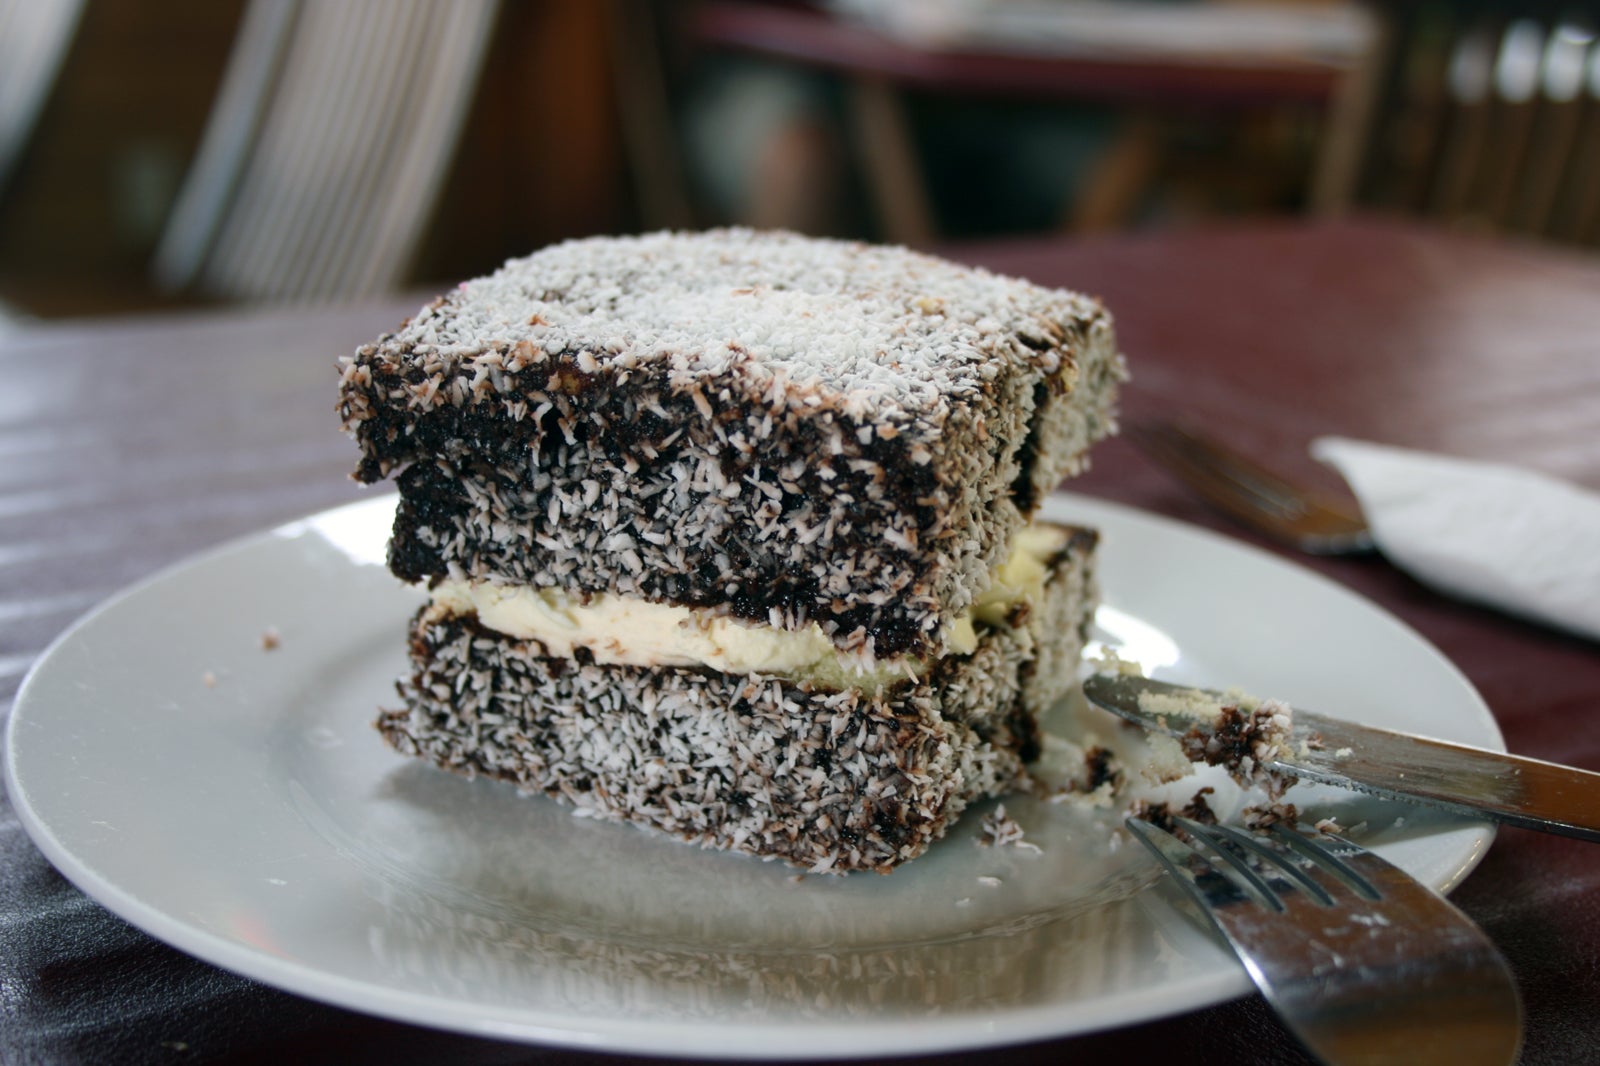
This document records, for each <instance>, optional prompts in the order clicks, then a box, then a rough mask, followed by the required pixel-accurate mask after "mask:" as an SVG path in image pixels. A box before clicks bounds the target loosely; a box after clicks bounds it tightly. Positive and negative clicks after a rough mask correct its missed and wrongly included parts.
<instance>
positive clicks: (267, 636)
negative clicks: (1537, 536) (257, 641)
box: [261, 626, 283, 651]
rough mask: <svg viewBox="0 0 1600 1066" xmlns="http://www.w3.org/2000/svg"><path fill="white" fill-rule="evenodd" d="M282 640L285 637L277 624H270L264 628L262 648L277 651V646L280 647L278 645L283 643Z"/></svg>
mask: <svg viewBox="0 0 1600 1066" xmlns="http://www.w3.org/2000/svg"><path fill="white" fill-rule="evenodd" d="M282 641H283V637H282V635H281V634H280V633H279V632H278V627H277V626H268V627H267V628H266V629H264V630H262V632H261V650H262V651H276V650H277V648H278V645H279V644H280V643H282Z"/></svg>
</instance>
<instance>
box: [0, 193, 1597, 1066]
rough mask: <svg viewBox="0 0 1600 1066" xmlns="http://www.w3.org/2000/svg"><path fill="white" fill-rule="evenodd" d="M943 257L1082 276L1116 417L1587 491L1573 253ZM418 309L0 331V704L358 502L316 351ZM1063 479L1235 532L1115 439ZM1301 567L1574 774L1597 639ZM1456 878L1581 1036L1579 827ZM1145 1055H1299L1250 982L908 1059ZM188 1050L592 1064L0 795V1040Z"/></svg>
mask: <svg viewBox="0 0 1600 1066" xmlns="http://www.w3.org/2000/svg"><path fill="white" fill-rule="evenodd" d="M953 254H955V255H956V256H958V257H961V258H966V259H968V260H970V261H973V262H978V263H983V264H985V265H988V266H991V267H994V268H996V269H1000V270H1004V271H1006V272H1010V273H1016V274H1021V275H1024V276H1027V277H1030V278H1032V279H1034V280H1036V281H1039V282H1043V283H1048V284H1055V285H1065V286H1070V287H1074V288H1078V289H1082V290H1085V291H1088V292H1091V293H1095V294H1097V295H1099V296H1101V297H1103V298H1104V299H1105V301H1106V302H1107V304H1108V305H1109V306H1110V307H1111V308H1112V309H1113V311H1114V312H1115V314H1116V316H1117V319H1118V327H1119V332H1120V336H1121V339H1122V342H1123V346H1124V348H1125V350H1126V351H1127V353H1128V355H1129V358H1130V360H1131V362H1132V365H1133V367H1134V370H1135V374H1136V379H1135V382H1134V383H1133V384H1132V385H1130V387H1129V388H1128V390H1127V393H1126V404H1125V406H1126V410H1127V411H1128V412H1129V413H1130V414H1133V415H1144V414H1155V413H1166V412H1171V413H1181V414H1183V415H1186V416H1188V417H1190V418H1193V419H1196V420H1198V421H1200V422H1202V423H1204V424H1207V425H1210V426H1211V427H1213V428H1214V429H1215V430H1216V431H1217V432H1218V433H1220V434H1222V435H1224V436H1225V437H1227V438H1229V439H1230V440H1232V441H1234V442H1236V443H1237V444H1239V445H1240V446H1241V447H1243V448H1244V449H1246V450H1247V451H1249V452H1251V453H1253V454H1255V455H1257V456H1258V457H1260V458H1262V459H1267V460H1271V461H1274V462H1277V463H1278V464H1280V465H1281V466H1283V467H1285V468H1287V469H1288V470H1290V471H1293V472H1297V473H1301V474H1304V475H1305V476H1307V477H1309V478H1315V479H1319V480H1321V481H1322V483H1324V484H1327V485H1334V484H1336V483H1335V482H1334V481H1333V480H1332V479H1331V477H1330V476H1329V475H1328V474H1327V472H1326V471H1324V470H1322V469H1321V468H1320V467H1318V466H1317V465H1316V464H1315V463H1314V462H1313V461H1311V460H1310V459H1308V458H1307V457H1306V455H1305V445H1306V442H1307V441H1308V440H1309V439H1310V438H1312V437H1314V436H1316V435H1318V434H1323V433H1340V434H1345V435H1351V436H1358V437H1366V438H1371V439H1377V440H1384V441H1388V442H1392V443H1396V444H1402V445H1409V446H1416V447H1423V448H1432V449H1437V450H1442V451H1449V452H1453V453H1456V454H1461V455H1469V456H1478V457H1483V458H1494V459H1504V460H1510V461H1514V462H1517V463H1521V464H1525V465H1527V466H1530V467H1536V468H1539V469H1542V470H1545V471H1547V472H1549V473H1552V474H1557V475H1561V476H1564V477H1567V478H1570V479H1572V480H1574V481H1577V482H1579V483H1582V484H1586V485H1588V486H1590V487H1591V488H1600V261H1597V260H1596V259H1595V258H1593V257H1592V256H1588V257H1585V256H1581V255H1579V254H1577V253H1569V252H1560V251H1553V250H1548V249H1539V248H1533V247H1528V246H1517V245H1509V244H1500V243H1493V242H1490V241H1486V240H1480V239H1473V238H1466V237H1459V236H1452V235H1446V234H1440V233H1435V232H1432V231H1429V230H1425V229H1420V228H1414V227H1408V226H1402V225H1398V224H1388V223H1380V222H1362V223H1344V224H1337V225H1332V224H1330V225H1320V226H1312V227H1302V226H1296V225H1289V224H1282V225H1270V224H1263V225H1258V226H1250V227H1245V228H1237V229H1228V230H1199V231H1190V232H1175V233H1168V234H1159V235H1150V236H1134V237H1117V238H1106V239H1101V240H1094V241H1085V242H1077V243H1065V242H1038V243H1020V244H994V245H988V246H983V247H967V248H961V249H955V250H953ZM418 302H419V301H418V300H417V299H414V298H412V299H404V300H389V301H384V302H376V303H369V304H364V305H361V306H347V307H329V308H312V309H301V310H297V311H266V312H249V313H239V312H233V313H214V314H205V315H196V316H190V317H156V318H144V319H122V320H117V321H107V322H98V323H92V324H74V325H53V326H47V327H38V328H29V329H24V330H22V331H20V332H15V333H12V334H9V335H6V336H4V337H3V338H0V706H3V707H5V708H7V709H9V706H10V702H11V699H12V697H13V696H14V695H15V692H16V689H17V686H18V684H19V683H20V681H21V678H22V676H23V674H24V672H25V671H26V669H27V668H28V666H29V665H30V663H31V662H32V661H33V660H34V659H35V658H36V657H37V655H38V654H39V652H40V651H41V650H42V649H43V648H44V647H45V646H46V644H47V643H48V642H49V641H50V640H51V639H52V638H53V637H54V636H56V635H57V634H58V633H59V632H61V630H63V629H64V628H65V627H66V626H67V625H68V624H69V623H70V622H71V621H72V619H73V618H74V617H75V616H77V615H78V614H79V613H81V612H82V611H84V610H86V609H88V608H89V607H90V606H92V605H93V604H94V603H95V602H97V601H98V600H100V599H101V598H103V597H105V596H107V595H109V594H110V593H112V592H114V591H115V590H116V589H118V588H119V587H121V586H123V585H125V584H126V583H128V582H130V581H133V580H135V579H138V578H140V577H143V576H145V575H148V574H149V573H151V572H152V571H154V570H156V569H157V568H159V567H161V566H164V565H166V564H169V563H172V562H175V561H177V560H179V559H182V558H183V557H185V556H187V555H189V554H191V553H193V552H195V551H197V550H199V549H202V548H205V547H208V546H211V545H213V544H216V543H218V542H220V541H222V540H225V539H227V538H229V537H232V536H235V535H238V534H242V533H246V532H250V531H253V530H256V529H259V528H261V527H264V526H268V525H271V524H275V523H278V522H280V521H283V520H286V519H289V518H292V517H295V516H297V515H301V514H304V513H308V512H311V511H315V510H319V509H321V508H324V507H327V506H329V505H333V504H338V503H341V502H344V501H347V500H350V499H352V498H354V497H355V496H356V494H357V491H358V490H357V488H356V486H355V485H354V484H353V483H352V482H350V481H349V480H348V478H347V473H348V470H349V468H350V467H351V465H352V461H353V458H354V450H353V446H352V445H351V444H350V442H349V441H347V440H346V439H345V438H344V437H343V436H342V435H341V434H340V433H339V432H338V429H337V426H336V418H335V416H334V413H333V386H334V371H333V360H334V359H335V358H337V357H338V356H340V355H342V354H346V353H347V352H348V351H350V350H351V349H353V348H354V347H355V346H356V345H357V344H359V343H361V342H362V341H364V340H366V339H369V338H370V337H372V336H375V335H376V334H378V333H379V332H381V331H383V330H384V329H387V328H391V327H393V326H394V325H395V324H397V323H398V321H399V320H400V319H401V318H402V317H404V316H405V315H406V314H409V313H410V312H411V311H412V310H414V309H415V306H416V305H417V304H418ZM1073 487H1074V488H1075V489H1076V490H1078V491H1082V492H1088V493H1092V494H1095V495H1099V496H1103V497H1106V498H1111V499H1115V500H1119V501H1122V502H1125V503H1131V504H1134V505H1137V506H1139V507H1143V508H1147V509H1149V510H1152V511H1158V512H1162V513H1165V514H1168V515H1173V516H1176V517H1178V518H1181V519H1186V520H1189V521H1192V522H1196V523H1198V524H1200V525H1204V526H1210V527H1213V528H1217V529H1223V530H1226V531H1229V532H1234V531H1233V530H1232V529H1231V527H1229V526H1227V525H1226V524H1225V523H1223V522H1221V521H1219V520H1216V519H1214V518H1213V517H1212V516H1211V515H1210V514H1209V513H1208V512H1206V511H1205V510H1203V509H1202V508H1201V507H1199V506H1198V505H1197V504H1195V503H1194V502H1193V501H1192V499H1191V498H1190V497H1189V496H1188V495H1187V494H1186V493H1185V492H1184V491H1183V490H1182V489H1180V488H1178V487H1177V486H1176V485H1175V484H1174V483H1172V482H1171V481H1170V480H1169V479H1168V478H1167V477H1166V476H1165V475H1163V474H1162V473H1160V472H1159V471H1157V470H1155V469H1154V468H1152V467H1151V466H1149V465H1148V464H1147V463H1146V462H1145V461H1144V460H1142V459H1141V458H1140V457H1139V455H1138V454H1137V453H1136V452H1135V451H1134V450H1133V449H1132V448H1131V447H1129V446H1128V445H1126V444H1125V443H1123V442H1120V441H1113V442H1110V443H1107V444H1105V445H1103V446H1102V447H1101V448H1100V449H1099V450H1098V451H1097V452H1096V455H1095V466H1094V470H1093V471H1092V472H1091V473H1090V474H1088V475H1087V476H1086V477H1084V478H1083V479H1081V480H1080V481H1079V482H1078V483H1076V484H1075V485H1074V486H1073ZM1241 536H1243V539H1246V540H1252V539H1253V538H1251V537H1249V536H1248V535H1242V534H1241ZM1597 548H1600V546H1597ZM1273 550H1276V549H1273ZM1301 561H1302V562H1303V563H1304V564H1305V565H1307V566H1310V567H1312V568H1313V569H1316V570H1318V571H1320V572H1322V573H1323V574H1325V575H1327V576H1329V577H1331V578H1333V579H1334V580H1336V581H1339V582H1342V583H1344V584H1346V585H1348V586H1350V587H1351V588H1354V589H1356V590H1357V591H1359V592H1361V593H1362V594H1364V595H1366V596H1368V597H1370V598H1372V599H1373V600H1375V601H1377V602H1378V603H1380V604H1382V605H1383V606H1384V607H1386V608H1388V609H1389V610H1390V611H1392V612H1394V613H1395V614H1396V615H1398V616H1399V617H1400V618H1401V619H1403V620H1404V621H1406V622H1408V623H1409V624H1411V625H1412V626H1414V627H1415V628H1417V629H1418V630H1420V631H1421V632H1422V633H1423V634H1424V635H1425V636H1427V637H1428V638H1429V639H1430V640H1432V641H1433V642H1434V643H1435V644H1437V645H1438V647H1439V648H1440V649H1441V650H1442V651H1443V652H1444V654H1445V655H1447V656H1448V657H1449V658H1451V659H1452V660H1454V661H1455V663H1456V664H1457V665H1459V666H1460V667H1461V668H1462V669H1463V670H1464V671H1465V672H1466V673H1467V675H1468V676H1469V677H1470V678H1471V679H1472V681H1473V682H1474V683H1475V684H1476V685H1477V686H1478V688H1479V689H1480V691H1481V692H1482V693H1483V696H1484V697H1485V699H1486V700H1487V701H1488V703H1489V705H1490V707H1491V708H1492V709H1493V710H1494V713H1495V715H1496V717H1497V718H1498V720H1499V722H1500V725H1501V727H1502V728H1503V730H1504V732H1505V735H1506V738H1507V741H1508V743H1509V745H1510V746H1511V748H1512V749H1513V750H1515V751H1519V752H1522V753H1525V754H1528V755H1533V756H1538V757H1541V758H1546V759H1555V760H1560V761H1563V762H1568V763H1572V764H1575V765H1578V766H1583V767H1587V768H1590V769H1596V770H1600V646H1597V645H1595V644H1593V643H1589V642H1585V641H1581V640H1578V639H1576V638H1572V637H1568V636H1563V635H1561V634H1558V633H1555V632H1552V631H1548V630H1544V629H1541V628H1538V627H1535V626H1532V625H1529V624H1525V623H1522V622H1517V621H1513V620H1511V619H1509V618H1505V617H1501V616H1499V615H1497V614H1495V613H1493V612H1490V611H1487V610H1483V609H1480V608H1476V607H1470V606H1466V605H1463V604H1460V603H1456V602H1452V601H1450V600H1447V599H1444V598H1441V597H1439V596H1437V595H1435V594H1433V593H1432V592H1429V591H1427V590H1426V589H1424V588H1422V587H1421V586H1419V585H1418V584H1416V583H1415V582H1414V581H1412V580H1411V579H1409V578H1408V577H1406V576H1404V575H1403V574H1401V573H1399V572H1397V571H1395V570H1394V569H1392V568H1390V567H1389V566H1387V565H1386V564H1385V563H1383V562H1382V561H1381V560H1378V559H1357V560H1349V559H1346V560H1321V561H1318V560H1301ZM1596 592H1597V594H1600V590H1596ZM1454 898H1455V899H1456V901H1457V902H1458V903H1459V904H1460V905H1461V906H1462V907H1464V908H1465V909H1466V910H1467V912H1468V913H1470V914H1471V915H1472V916H1473V917H1474V918H1476V919H1477V920H1478V921H1479V922H1481V923H1482V924H1483V926H1484V927H1485V928H1486V929H1487V930H1488V932H1489V934H1490V936H1492V937H1493V938H1494V939H1495V941H1496V942H1497V943H1498V944H1499V945H1500V947H1501V948H1502V949H1503V950H1504V951H1505V953H1506V955H1507V956H1508V958H1509V959H1510V961H1511V964H1512V966H1513V968H1514V969H1515V971H1516V974H1517V978H1518V981H1519V983H1520V986H1521V989H1522V993H1523V996H1524V998H1525V1000H1526V1005H1527V1012H1528V1031H1527V1043H1526V1049H1525V1053H1524V1061H1525V1062H1527V1063H1539V1064H1552V1066H1554V1064H1561V1066H1567V1064H1572V1063H1585V1062H1600V847H1597V846H1595V845H1590V844H1582V843H1576V842H1572V841H1567V840H1562V839H1558V838H1556V837H1551V836H1543V835H1540V834H1536V833H1531V832H1526V831H1521V830H1511V829H1508V830H1503V831H1502V832H1501V834H1500V837H1499V839H1498V840H1497V842H1496V843H1495V845H1494V847H1493V848H1492V849H1491V851H1490V852H1489V855H1488V857H1487V858H1486V859H1485V860H1484V862H1483V864H1482V865H1481V866H1480V867H1479V868H1478V869H1477V871H1475V872H1474V873H1473V874H1472V875H1471V876H1470V877H1469V878H1468V879H1467V881H1466V882H1465V883H1464V884H1463V885H1462V886H1461V887H1460V888H1459V889H1458V890H1457V891H1456V893H1455V896H1454ZM1158 1056H1159V1057H1160V1058H1161V1060H1162V1061H1165V1062H1168V1063H1174V1064H1177V1063H1239V1062H1273V1063H1277V1062H1289V1063H1293V1062H1303V1061H1306V1060H1305V1058H1304V1056H1303V1054H1302V1053H1301V1052H1300V1051H1299V1050H1298V1049H1297V1048H1296V1047H1295V1045H1294V1044H1293V1042H1292V1041H1291V1040H1290V1039H1289V1038H1288V1037H1287V1036H1286V1035H1285V1033H1284V1031H1283V1030H1282V1029H1281V1028H1280V1027H1279V1026H1278V1024H1277V1023H1276V1021H1275V1020H1274V1019H1273V1018H1272V1016H1271V1015H1270V1013H1269V1012H1268V1011H1267V1010H1266V1008H1265V1007H1264V1005H1263V1003H1262V1001H1261V1000H1260V999H1259V998H1258V997H1249V998H1246V999H1243V1000H1239V1001H1237V1002H1232V1003H1226V1004H1222V1005H1219V1006H1217V1007H1214V1008H1211V1009H1207V1010H1203V1011H1198V1012H1194V1013H1189V1014H1185V1015H1181V1016H1178V1017H1173V1018H1166V1019H1161V1020H1157V1021H1152V1022H1149V1023H1147V1024H1143V1025H1139V1026H1135V1027H1132V1028H1125V1029H1118V1030H1111V1031H1106V1032H1099V1033H1091V1034H1088V1035H1082V1036H1078V1037H1074V1038H1070V1039H1064V1040H1060V1041H1054V1042H1050V1043H1044V1044H1035V1045H1027V1046H1023V1047H1018V1048H1012V1049H1006V1050H1005V1052H1004V1053H1003V1054H1002V1053H1000V1052H983V1053H976V1054H972V1055H966V1056H961V1055H956V1056H949V1057H947V1058H941V1059H939V1060H937V1061H950V1062H954V1061H973V1062H978V1061H1006V1062H1013V1063H1047V1062H1048V1063H1056V1062H1071V1061H1120V1062H1140V1061H1154V1060H1155V1059H1156V1058H1157V1057H1158ZM210 1061H222V1062H263V1063H265V1062H274V1063H275V1062H307V1063H369V1062H370V1063H378V1062H382V1063H422V1062H461V1063H512V1062H517V1063H521V1062H529V1063H579V1062H583V1063H588V1062H596V1063H598V1062H609V1061H620V1060H617V1059H612V1058H608V1057H606V1056H600V1055H590V1054H586V1053H582V1052H577V1051H569V1050H563V1049H553V1048H540V1047H528V1046H521V1045H516V1044H508V1043H498V1042H494V1041H489V1040H482V1039H476V1038H468V1037H462V1036H457V1035H452V1034H449V1033H440V1032H433V1031H430V1030H425V1029H419V1028H413V1027H409V1026H406V1025H402V1024H398V1023H394V1022H388V1021H382V1020H378V1019H374V1018H368V1017H364V1016H361V1015H358V1014H354V1013H351V1012H347V1011H344V1010H341V1009H338V1008H335V1007H330V1006H325V1005H321V1004H318V1003H313V1002H310V1001H307V1000H304V999H301V998H299V997H296V996H294V995H291V994H288V993H285V992H281V991H277V990H274V989H270V988H265V987H262V986H260V985H257V984H255V983H253V982H251V981H248V980H245V979H243V978H240V977H237V976H234V975H231V974H228V973H225V972H222V971H219V970H216V969H214V968H212V967H211V966H209V965H206V964H204V963H201V962H197V961H195V960H192V959H190V958H188V957H186V956H184V955H182V954H180V953H179V952H177V951H175V950H172V949H170V948H168V947H166V946H164V945H162V944H160V943H158V942H156V941H154V940H151V939H150V938H149V937H147V936H145V935H144V934H143V933H140V932H138V931H137V930H135V929H132V928H130V927H129V926H127V925H126V924H124V923H123V922H122V921H120V920H119V919H117V918H114V917H112V916H111V915H110V914H108V913H107V912H106V911H105V910H103V909H102V908H100V907H99V906H98V905H97V904H95V903H93V902H91V901H90V900H88V899H87V898H85V897H84V896H83V895H82V894H80V893H79V892H78V891H77V890H76V889H74V888H73V887H72V886H71V885H70V884H68V883H67V882H66V881H65V880H63V879H62V878H61V877H60V875H58V874H57V873H56V872H55V871H54V869H53V868H52V867H51V866H50V865H49V864H48V863H47V862H46V861H45V860H44V858H43V857H42V856H41V855H40V854H39V852H38V851H37V850H36V849H35V848H34V847H33V845H32V844H31V843H30V842H29V840H28V839H27V837H26V836H25V835H24V833H23V832H22V829H21V828H20V826H19V825H18V822H17V819H16V817H15V814H14V813H13V812H12V810H11V809H10V807H9V805H6V806H4V807H0V1062H4V1063H49V1064H52V1066H54V1064H66V1063H84V1062H88V1063H99V1062H106V1063H129V1064H142V1063H167V1062H172V1063H189V1062H210Z"/></svg>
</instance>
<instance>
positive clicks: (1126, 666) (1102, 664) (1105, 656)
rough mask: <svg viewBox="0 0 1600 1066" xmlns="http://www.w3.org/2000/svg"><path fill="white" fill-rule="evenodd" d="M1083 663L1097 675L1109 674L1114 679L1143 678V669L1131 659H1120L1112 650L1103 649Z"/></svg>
mask: <svg viewBox="0 0 1600 1066" xmlns="http://www.w3.org/2000/svg"><path fill="white" fill-rule="evenodd" d="M1085 661H1086V662H1088V664H1089V665H1090V666H1091V667H1093V669H1094V672H1095V673H1097V674H1110V675H1112V676H1115V677H1143V676H1144V667H1142V666H1140V665H1139V664H1138V663H1137V662H1135V661H1133V660H1132V659H1124V658H1122V657H1121V656H1120V655H1118V654H1117V652H1116V650H1115V649H1114V648H1105V649H1103V650H1102V651H1101V652H1100V654H1099V655H1095V656H1091V657H1088V658H1087V659H1086V660H1085Z"/></svg>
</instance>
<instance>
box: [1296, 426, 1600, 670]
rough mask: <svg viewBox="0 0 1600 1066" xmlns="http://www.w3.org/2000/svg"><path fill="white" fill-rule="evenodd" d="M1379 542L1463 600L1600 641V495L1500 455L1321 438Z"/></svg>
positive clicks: (1397, 560)
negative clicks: (1495, 460) (1479, 458)
mask: <svg viewBox="0 0 1600 1066" xmlns="http://www.w3.org/2000/svg"><path fill="white" fill-rule="evenodd" d="M1311 453H1312V454H1313V455H1314V456H1316V457H1317V458H1318V459H1320V460H1322V461H1323V462H1325V463H1329V464H1331V465H1332V466H1333V467H1335V468H1336V469H1337V470H1338V471H1339V472H1340V473H1341V474H1343V475H1344V478H1345V480H1346V481H1348V482H1349V483H1350V488H1351V489H1352V490H1353V491H1354V492H1355V494H1356V496H1357V498H1358V499H1360V501H1361V507H1362V510H1363V511H1365V512H1366V517H1367V522H1368V523H1369V524H1370V525H1371V527H1372V538H1373V540H1374V541H1376V542H1377V545H1378V548H1379V550H1381V551H1382V552H1383V553H1384V555H1386V556H1387V557H1388V558H1389V559H1390V560H1391V561H1392V562H1393V563H1394V564H1395V565H1397V566H1399V567H1401V568H1403V569H1405V570H1407V571H1409V572H1410V573H1411V574H1412V576H1414V577H1416V578H1418V579H1419V580H1421V581H1424V582H1426V583H1428V584H1430V585H1433V586H1434V587H1436V588H1439V589H1441V590H1443V591H1445V592H1449V593H1452V594H1454V595H1457V596H1460V597H1461V598H1463V599H1470V600H1475V601H1477V602H1480V603H1485V604H1488V605H1490V606H1494V607H1498V608H1501V609H1502V610H1505V611H1509V612H1511V613H1514V614H1520V615H1524V616H1526V617H1529V618H1534V619H1538V620H1540V621H1543V622H1546V623H1549V624H1551V625H1555V626H1558V627H1561V628H1563V629H1568V630H1571V631H1572V632H1575V633H1581V634H1583V635H1584V636H1587V637H1589V638H1591V639H1595V640H1600V494H1597V493H1594V492H1590V491H1588V490H1585V489H1582V488H1579V487H1578V486H1576V485H1572V484H1570V483H1568V482H1565V481H1560V480H1558V479H1556V478H1553V477H1549V476H1546V475H1544V474H1539V473H1535V472H1533V471H1530V470H1521V469H1518V468H1516V467H1511V466H1503V465H1497V464H1492V463H1480V462H1472V461H1469V460H1465V459H1455V458H1451V457H1448V456H1443V455H1432V454H1429V453H1426V452H1417V451H1409V450H1406V449H1403V448H1391V447H1388V446H1387V445H1381V444H1370V443H1366V442H1364V441H1354V440H1346V439H1344V438H1341V437H1323V438H1320V439H1318V440H1316V441H1314V442H1312V445H1311Z"/></svg>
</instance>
